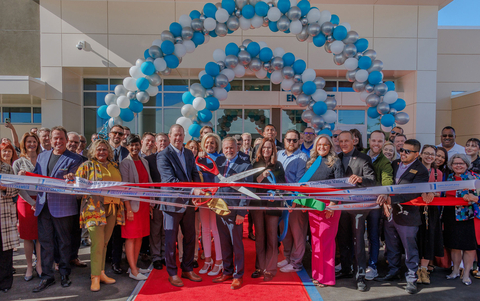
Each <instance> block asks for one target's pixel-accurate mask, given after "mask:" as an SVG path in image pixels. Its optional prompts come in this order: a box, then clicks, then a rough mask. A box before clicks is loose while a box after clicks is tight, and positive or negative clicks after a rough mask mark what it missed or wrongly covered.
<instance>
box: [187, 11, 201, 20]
mask: <svg viewBox="0 0 480 301" xmlns="http://www.w3.org/2000/svg"><path fill="white" fill-rule="evenodd" d="M201 15H202V14H201V13H200V12H199V11H198V10H192V11H191V12H190V18H192V20H193V19H199V18H200V16H201Z"/></svg>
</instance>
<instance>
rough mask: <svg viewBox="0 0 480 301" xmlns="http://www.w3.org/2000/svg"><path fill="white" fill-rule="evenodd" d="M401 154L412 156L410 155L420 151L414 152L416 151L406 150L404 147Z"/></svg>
mask: <svg viewBox="0 0 480 301" xmlns="http://www.w3.org/2000/svg"><path fill="white" fill-rule="evenodd" d="M400 153H405V154H407V155H410V153H418V151H414V150H409V149H404V148H403V147H402V148H400Z"/></svg>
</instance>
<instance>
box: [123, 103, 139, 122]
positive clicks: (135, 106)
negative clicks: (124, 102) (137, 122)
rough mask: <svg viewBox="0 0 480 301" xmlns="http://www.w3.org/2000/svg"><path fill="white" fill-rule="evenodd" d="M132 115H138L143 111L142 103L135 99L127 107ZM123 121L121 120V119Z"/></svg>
mask: <svg viewBox="0 0 480 301" xmlns="http://www.w3.org/2000/svg"><path fill="white" fill-rule="evenodd" d="M128 108H129V109H130V110H132V112H133V113H140V112H141V111H143V103H141V102H139V101H138V100H136V99H132V100H130V105H129V106H128ZM122 119H123V118H122Z"/></svg>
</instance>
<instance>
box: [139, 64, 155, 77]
mask: <svg viewBox="0 0 480 301" xmlns="http://www.w3.org/2000/svg"><path fill="white" fill-rule="evenodd" d="M140 70H142V72H143V74H145V75H152V74H154V73H155V65H154V64H153V63H152V62H143V63H142V65H141V66H140Z"/></svg>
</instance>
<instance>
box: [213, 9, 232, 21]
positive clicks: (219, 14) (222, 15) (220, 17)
mask: <svg viewBox="0 0 480 301" xmlns="http://www.w3.org/2000/svg"><path fill="white" fill-rule="evenodd" d="M228 17H229V14H228V11H227V10H226V9H224V8H219V9H217V11H216V12H215V19H217V21H218V22H219V23H225V22H227V20H228Z"/></svg>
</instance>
